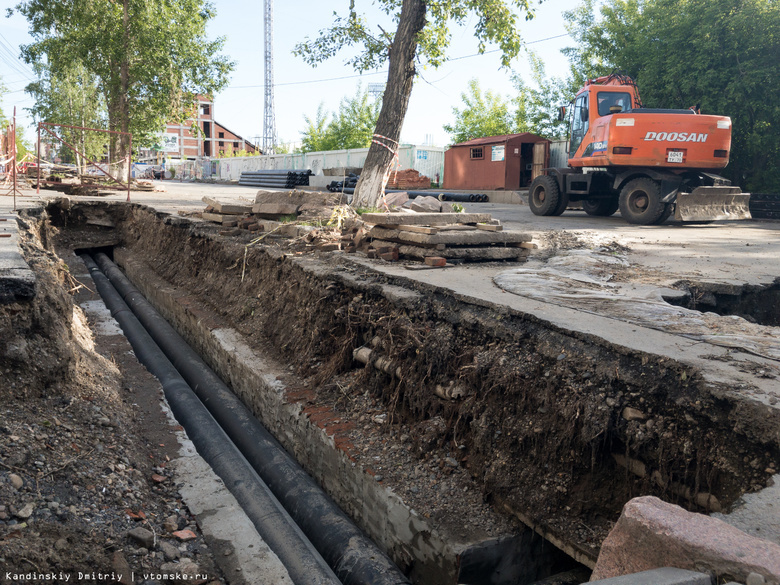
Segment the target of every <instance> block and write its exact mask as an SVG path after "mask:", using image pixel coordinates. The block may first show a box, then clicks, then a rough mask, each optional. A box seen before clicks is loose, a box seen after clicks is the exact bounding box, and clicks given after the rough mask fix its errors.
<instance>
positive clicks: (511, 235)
mask: <svg viewBox="0 0 780 585" xmlns="http://www.w3.org/2000/svg"><path fill="white" fill-rule="evenodd" d="M369 236H371V237H374V238H379V239H382V240H399V241H401V242H408V243H410V244H417V245H435V244H444V245H446V246H486V245H490V244H514V243H516V244H520V243H523V242H530V241H531V240H532V239H533V235H532V234H529V233H528V232H519V231H501V232H487V231H481V230H477V231H447V232H439V233H435V234H421V233H416V232H410V231H406V230H392V229H387V228H382V227H374V228H372V229H371V231H370V232H369Z"/></svg>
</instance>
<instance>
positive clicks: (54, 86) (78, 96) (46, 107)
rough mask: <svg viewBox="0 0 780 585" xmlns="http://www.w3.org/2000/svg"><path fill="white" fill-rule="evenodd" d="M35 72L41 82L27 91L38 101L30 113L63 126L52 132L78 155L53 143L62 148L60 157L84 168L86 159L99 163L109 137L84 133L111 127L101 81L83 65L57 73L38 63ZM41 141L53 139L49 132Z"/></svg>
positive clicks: (94, 133)
mask: <svg viewBox="0 0 780 585" xmlns="http://www.w3.org/2000/svg"><path fill="white" fill-rule="evenodd" d="M35 69H36V73H37V74H38V81H36V82H34V83H31V84H29V85H28V86H27V88H26V90H27V92H28V93H30V94H31V95H32V96H33V97H34V98H35V105H34V106H33V107H32V108H30V112H31V113H32V114H33V116H35V119H37V120H40V121H42V122H49V123H56V124H63V125H64V126H61V127H55V128H52V129H51V130H52V131H53V132H55V133H56V134H57V135H58V136H60V137H61V138H62V139H63V140H65V141H66V142H68V143H69V144H70V145H72V146H73V147H75V149H76V152H74V151H73V150H72V149H71V148H69V147H68V146H66V145H64V144H61V143H56V142H55V141H52V142H53V143H55V144H57V146H58V148H57V154H58V156H59V157H60V158H61V159H62V160H63V161H66V162H74V163H76V165H77V166H79V167H80V168H82V167H83V166H84V165H85V164H86V160H84V157H86V158H87V159H88V160H93V161H94V160H99V158H100V157H101V156H102V155H103V154H104V153H105V151H106V147H107V144H108V137H107V135H106V134H104V133H101V132H89V131H86V130H83V128H100V129H103V130H105V129H106V128H107V126H108V122H107V120H106V107H105V100H104V98H103V94H102V93H101V92H100V88H99V86H98V79H97V78H96V77H95V76H94V75H92V74H90V72H89V71H87V69H86V68H85V67H84V66H83V65H81V64H80V63H75V64H72V65H70V67H69V68H67V69H65V70H62V71H58V72H53V71H52V70H51V69H50V68H49V67H48V65H47V64H46V63H36V64H35ZM66 126H77V127H78V128H67V127H66ZM41 138H42V139H46V140H49V137H48V136H47V135H46V133H42V136H41Z"/></svg>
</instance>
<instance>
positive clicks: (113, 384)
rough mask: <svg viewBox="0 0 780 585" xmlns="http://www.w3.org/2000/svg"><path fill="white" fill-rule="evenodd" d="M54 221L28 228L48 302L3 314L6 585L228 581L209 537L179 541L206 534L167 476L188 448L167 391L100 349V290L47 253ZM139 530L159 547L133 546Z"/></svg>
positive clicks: (1, 310) (29, 248) (26, 241)
mask: <svg viewBox="0 0 780 585" xmlns="http://www.w3.org/2000/svg"><path fill="white" fill-rule="evenodd" d="M45 220H46V216H45V214H44V215H43V216H40V217H36V216H35V215H30V216H27V217H25V218H23V219H22V220H21V221H20V226H21V229H20V237H21V247H22V250H23V254H24V256H25V259H26V261H27V262H28V264H29V266H30V268H31V269H32V270H33V271H34V272H35V276H36V279H37V291H38V293H37V296H36V297H35V298H34V299H32V300H31V301H29V302H23V303H13V304H6V305H0V401H1V402H2V409H1V410H0V421H1V422H0V551H1V552H0V564H1V565H2V567H3V572H2V573H0V582H1V583H12V582H18V581H19V580H22V581H23V580H27V578H26V577H24V575H27V574H29V573H36V574H46V573H53V574H59V575H69V576H70V580H71V582H82V581H84V580H91V579H94V577H93V578H90V577H83V578H82V577H79V573H82V574H84V575H91V574H92V573H93V572H96V573H103V574H106V573H112V572H113V573H114V574H115V575H119V574H121V573H124V574H127V572H128V571H132V572H134V573H135V576H136V578H138V579H139V580H140V579H141V578H143V575H144V574H151V573H157V574H160V573H165V572H169V573H170V572H171V570H172V566H169V565H170V563H171V562H172V561H174V560H176V561H177V562H183V563H185V565H186V564H187V562H185V561H186V559H189V561H191V562H190V563H189V564H188V565H187V566H189V568H190V569H192V570H193V571H194V570H197V572H199V573H201V574H206V575H209V577H210V579H213V578H218V577H220V574H219V573H218V572H217V570H216V569H215V568H214V563H213V560H212V557H211V555H210V554H209V553H208V551H207V549H206V547H205V544H204V542H203V538H202V536H198V537H197V538H196V539H195V540H193V541H190V542H187V543H184V542H180V541H178V540H177V539H176V538H175V537H174V536H173V535H172V532H173V531H174V530H179V529H182V528H186V529H190V530H192V531H194V532H195V533H196V534H197V533H198V528H197V525H196V522H195V519H194V518H193V517H192V516H191V515H190V514H189V513H188V511H187V509H186V506H184V505H183V503H182V502H181V499H180V497H179V495H178V492H177V489H176V487H175V485H173V484H174V482H173V481H172V479H171V477H172V474H171V472H169V470H168V468H167V462H168V461H169V460H170V458H171V455H175V454H176V452H177V450H178V444H177V443H176V438H175V435H174V434H173V430H172V428H171V427H169V426H168V425H167V424H166V421H165V418H164V415H163V413H162V411H161V410H160V408H159V394H160V392H159V385H158V384H157V383H156V381H155V380H154V379H152V378H151V376H150V375H149V374H146V378H144V376H143V375H141V374H143V372H141V373H140V374H139V373H138V372H134V375H133V376H132V379H130V377H128V376H126V375H125V374H126V372H125V368H124V364H123V360H125V359H127V358H128V357H129V358H131V359H133V361H134V358H132V356H131V354H130V353H129V352H128V351H127V349H123V350H121V351H117V352H116V353H115V354H113V355H112V354H111V353H109V352H108V351H106V348H105V347H101V346H96V344H95V340H94V338H93V336H92V332H91V330H90V328H89V325H88V323H87V318H86V317H85V314H84V312H83V311H82V309H81V308H80V307H79V306H78V305H77V304H76V301H78V300H79V298H81V297H82V295H85V296H86V297H89V296H90V293H89V291H88V290H87V287H88V286H91V282H90V281H89V280H88V279H84V280H85V282H84V284H82V283H79V282H78V281H77V280H76V278H75V277H74V275H73V274H72V273H71V270H70V269H69V267H68V266H67V265H66V264H65V262H63V261H62V260H61V259H60V258H58V257H57V255H55V254H54V253H53V252H52V251H51V250H47V249H46V248H44V246H43V244H42V242H49V241H51V239H52V237H53V236H54V235H55V233H54V232H53V231H50V228H49V227H47V224H46V221H45ZM87 283H88V284H87ZM128 347H129V346H128ZM101 351H102V352H104V354H101V353H100V352H101ZM107 356H108V357H107ZM135 401H137V402H138V403H141V402H142V403H144V405H143V407H141V408H140V409H139V406H138V403H135ZM144 408H150V409H151V411H156V415H157V419H156V420H154V421H151V420H149V417H150V414H148V413H145V416H146V417H147V419H146V420H147V424H148V423H153V424H151V425H150V426H148V427H147V426H144V422H143V421H142V420H141V418H142V417H140V416H139V412H144ZM153 414H154V412H153ZM161 421H162V422H161ZM160 427H162V429H163V430H162V431H155V430H154V429H158V428H160ZM166 427H167V428H168V429H169V430H168V431H167V434H166V431H165V429H166ZM165 444H168V447H167V448H166V447H165ZM138 528H142V529H143V530H144V531H146V533H148V534H149V535H152V540H151V541H150V542H141V541H140V540H139V539H137V538H132V537H131V536H130V533H131V531H133V530H135V529H138ZM166 563H168V565H166ZM181 566H182V567H183V566H184V565H181ZM193 567H194V569H193ZM174 572H175V571H174ZM180 572H181V571H180ZM7 575H10V579H9V578H6V577H7ZM17 576H19V577H17ZM127 578H129V576H128V577H127ZM112 580H116V581H118V580H119V577H116V579H113V578H112ZM122 582H128V583H129V582H130V581H122ZM200 582H205V581H203V580H201V581H200Z"/></svg>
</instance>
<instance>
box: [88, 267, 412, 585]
mask: <svg viewBox="0 0 780 585" xmlns="http://www.w3.org/2000/svg"><path fill="white" fill-rule="evenodd" d="M95 259H96V260H97V262H98V264H99V265H100V267H101V268H102V269H103V271H104V272H105V274H106V276H108V278H110V279H111V282H112V283H113V284H114V286H115V287H116V289H117V291H119V293H120V294H121V296H122V297H123V298H124V300H125V301H126V302H127V304H128V305H129V306H130V307H131V309H132V310H133V312H135V314H136V315H137V316H138V319H139V320H140V321H141V322H142V323H143V324H144V326H145V327H146V328H147V330H148V331H149V333H150V334H151V336H152V337H153V338H154V340H155V341H156V342H157V343H158V344H159V346H160V348H161V349H162V350H163V351H164V352H165V354H166V355H167V356H168V358H169V359H170V360H171V362H173V364H174V365H175V366H176V368H177V369H178V370H179V372H181V374H182V376H183V377H184V379H185V380H186V381H187V382H188V383H189V384H190V386H191V387H192V389H193V390H194V391H195V393H196V394H197V395H198V397H199V398H200V399H201V400H202V401H203V403H204V404H205V405H206V407H207V408H208V409H209V411H210V412H211V414H212V415H213V416H214V418H215V419H216V420H217V421H218V422H219V423H220V425H222V427H223V428H224V429H225V431H226V432H227V434H228V436H229V437H230V438H231V439H232V440H233V442H234V443H235V444H236V446H237V447H238V448H239V450H240V451H241V452H242V453H243V455H244V457H246V458H247V460H248V461H249V463H250V464H251V465H252V467H254V469H255V470H256V471H257V473H258V474H259V475H260V477H261V478H262V479H263V481H265V483H266V484H267V485H268V487H269V488H271V491H272V492H273V493H274V495H276V497H277V498H279V501H280V502H281V503H282V505H283V506H284V507H285V508H286V509H287V511H288V512H289V513H290V516H292V518H293V519H294V520H295V521H296V522H297V523H298V526H300V527H301V529H302V530H303V532H304V534H306V536H307V537H308V538H309V540H310V541H311V542H312V544H314V546H315V548H316V549H317V550H318V551H319V552H320V554H321V555H322V556H323V558H324V559H325V560H326V561H327V562H328V564H329V565H330V566H331V568H332V569H333V571H334V572H335V573H336V575H338V577H339V579H341V581H342V583H343V584H344V585H401V584H404V585H405V584H408V583H409V581H408V579H406V577H404V575H403V573H401V571H400V569H398V567H397V566H396V565H395V564H394V563H393V561H392V560H391V559H390V558H389V557H388V556H387V555H386V554H385V553H384V552H383V551H381V550H380V549H379V548H378V547H377V546H376V545H375V544H374V543H373V542H372V541H371V540H370V539H369V538H368V537H367V536H365V534H363V532H362V531H361V530H360V529H359V528H358V527H357V526H355V525H354V523H353V522H352V521H351V520H350V519H349V517H348V516H347V515H346V514H345V513H344V512H343V511H342V510H341V508H339V507H338V505H337V504H336V503H335V502H333V500H331V499H330V497H328V495H327V494H325V492H323V491H322V489H320V487H319V486H318V485H317V484H316V483H315V481H314V480H313V479H312V478H311V477H310V476H309V475H308V474H307V473H306V472H305V471H304V470H303V469H302V468H301V467H300V465H298V463H297V462H296V461H295V460H294V459H293V458H292V457H291V456H290V455H289V454H288V453H287V451H285V450H284V447H282V446H281V445H280V444H279V442H278V441H277V440H276V439H275V438H274V437H273V435H271V433H269V432H268V430H267V429H266V428H265V427H264V426H263V425H262V424H261V423H260V422H259V421H258V420H257V419H256V418H255V417H254V416H253V415H252V413H251V412H250V411H249V409H248V408H247V407H246V406H244V404H243V403H242V402H241V401H240V400H239V399H238V397H237V396H236V395H235V394H233V392H232V391H231V390H230V388H228V386H227V385H226V384H225V383H224V382H223V381H222V380H221V379H220V378H219V377H218V376H217V375H216V374H215V373H214V372H213V370H211V368H209V367H208V366H207V365H206V363H205V362H204V361H203V359H202V358H201V357H200V356H199V355H198V354H197V353H196V352H195V351H194V350H193V349H192V348H191V347H190V346H189V345H188V344H187V343H186V342H185V341H184V339H182V337H181V336H180V335H179V334H178V333H177V332H176V330H175V329H174V328H173V327H172V326H171V325H170V324H169V323H168V322H167V321H165V319H163V318H162V316H160V314H159V313H158V312H157V311H156V310H155V309H154V307H152V305H151V304H150V303H149V301H147V300H146V299H145V298H144V297H143V295H142V294H141V292H140V291H139V290H138V289H137V288H136V287H135V285H133V283H131V282H130V280H129V279H128V278H127V277H126V276H125V275H124V273H122V271H121V270H120V269H119V268H118V267H117V266H116V265H115V264H114V263H113V262H112V261H111V260H110V259H109V258H108V256H106V255H105V254H97V255H96V256H95Z"/></svg>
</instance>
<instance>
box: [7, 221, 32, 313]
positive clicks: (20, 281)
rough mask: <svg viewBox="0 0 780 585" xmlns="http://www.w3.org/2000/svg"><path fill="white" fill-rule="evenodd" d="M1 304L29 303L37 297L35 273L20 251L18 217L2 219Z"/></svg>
mask: <svg viewBox="0 0 780 585" xmlns="http://www.w3.org/2000/svg"><path fill="white" fill-rule="evenodd" d="M0 219H3V220H5V221H0V235H2V236H5V237H1V238H0V303H14V302H18V301H28V300H30V299H32V298H33V297H35V292H36V287H35V282H36V281H35V273H34V272H33V271H32V270H30V267H29V266H28V265H27V262H26V261H25V259H24V257H23V256H22V253H21V251H20V249H19V237H18V225H17V223H16V216H14V215H5V216H2V217H0Z"/></svg>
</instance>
